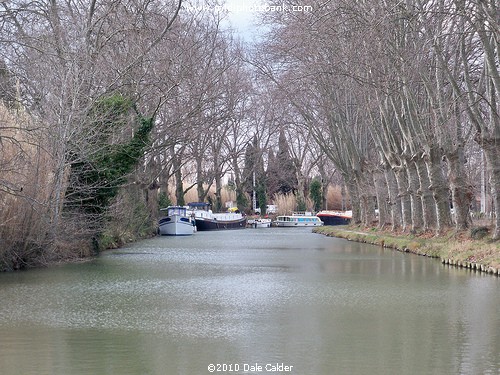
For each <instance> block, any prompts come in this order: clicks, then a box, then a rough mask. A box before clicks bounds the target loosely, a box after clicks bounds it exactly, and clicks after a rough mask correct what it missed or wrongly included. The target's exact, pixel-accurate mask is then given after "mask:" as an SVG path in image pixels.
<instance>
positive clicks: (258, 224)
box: [249, 219, 271, 228]
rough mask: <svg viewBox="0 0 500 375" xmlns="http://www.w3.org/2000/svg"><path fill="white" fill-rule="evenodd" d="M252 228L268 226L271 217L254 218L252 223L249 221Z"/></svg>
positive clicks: (269, 225)
mask: <svg viewBox="0 0 500 375" xmlns="http://www.w3.org/2000/svg"><path fill="white" fill-rule="evenodd" d="M249 224H250V227H252V228H270V227H271V219H255V220H254V221H253V222H252V223H249Z"/></svg>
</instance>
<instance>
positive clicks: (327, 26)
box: [255, 0, 500, 239]
mask: <svg viewBox="0 0 500 375" xmlns="http://www.w3.org/2000/svg"><path fill="white" fill-rule="evenodd" d="M285 3H286V4H289V6H290V8H291V6H292V2H286V1H285ZM310 5H312V7H313V9H314V10H313V11H312V12H307V13H306V12H281V13H272V12H270V13H268V14H266V15H265V21H267V22H268V24H269V27H270V28H271V29H272V32H271V33H269V36H268V38H267V39H266V41H265V42H264V45H263V47H264V48H261V50H260V55H259V60H258V61H257V62H256V64H255V65H256V66H257V67H258V68H259V70H260V71H261V73H262V74H263V75H265V76H266V77H268V78H269V79H271V80H272V81H273V82H274V83H275V85H276V87H277V88H278V89H279V90H280V91H281V92H282V93H283V95H285V96H286V99H287V100H288V103H290V108H293V109H291V110H293V111H294V112H295V115H296V116H297V118H300V119H301V120H302V122H303V124H304V126H307V127H308V128H309V130H310V132H311V136H312V137H314V140H315V141H316V142H317V144H318V145H319V146H320V147H321V149H322V150H323V152H324V153H325V155H328V157H329V158H330V159H331V160H332V161H333V162H334V164H335V167H336V168H337V169H338V171H340V173H341V174H342V176H343V177H344V180H345V182H346V184H347V188H348V191H349V193H350V196H351V199H352V203H353V215H354V221H355V222H360V223H361V222H362V223H364V224H365V225H372V223H373V222H374V220H375V217H374V212H375V206H376V207H377V208H378V210H379V213H380V217H379V225H381V226H384V225H392V226H393V227H394V228H396V227H398V226H400V225H401V226H402V229H403V230H414V231H421V230H428V231H436V232H437V233H440V232H442V231H444V230H446V229H447V228H450V227H452V226H453V225H456V227H457V229H460V230H463V229H466V228H468V227H469V225H470V221H471V207H475V206H474V204H475V203H476V202H475V198H476V196H477V195H479V194H477V195H476V192H477V191H478V188H480V186H478V185H479V184H480V182H481V178H480V175H479V172H480V171H481V170H482V165H483V163H484V162H485V164H486V167H487V171H486V174H487V176H488V178H489V184H490V188H491V203H492V205H493V212H494V213H495V212H496V216H495V214H494V213H493V216H494V231H493V237H494V238H495V239H498V238H499V237H500V215H499V214H498V212H499V210H500V193H499V189H500V61H499V55H500V4H499V3H498V1H496V0H484V1H483V0H406V1H396V0H394V1H392V0H391V1H384V2H380V1H371V0H366V1H355V2H352V1H344V0H334V1H328V2H322V1H311V2H310ZM483 157H484V159H485V160H482V158H483ZM483 181H484V179H483ZM374 197H376V199H374ZM451 207H452V208H453V209H452V210H451V209H450V208H451Z"/></svg>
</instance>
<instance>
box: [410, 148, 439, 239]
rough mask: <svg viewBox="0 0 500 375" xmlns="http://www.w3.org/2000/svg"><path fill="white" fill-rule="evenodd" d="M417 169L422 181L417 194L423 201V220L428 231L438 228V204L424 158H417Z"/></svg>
mask: <svg viewBox="0 0 500 375" xmlns="http://www.w3.org/2000/svg"><path fill="white" fill-rule="evenodd" d="M415 168H416V170H417V174H418V179H419V181H420V188H419V189H418V191H417V194H418V195H419V196H420V199H421V200H422V218H423V221H424V223H423V225H424V227H423V229H424V230H425V231H428V230H431V229H434V228H436V225H437V215H436V203H435V201H434V197H433V196H432V192H431V191H430V190H429V186H430V181H429V174H428V172H427V167H426V165H425V162H424V160H423V159H422V158H417V159H416V160H415Z"/></svg>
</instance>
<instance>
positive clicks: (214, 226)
mask: <svg viewBox="0 0 500 375" xmlns="http://www.w3.org/2000/svg"><path fill="white" fill-rule="evenodd" d="M188 210H190V211H192V213H193V216H194V219H195V222H196V229H198V230H220V229H243V228H245V226H246V223H247V218H246V216H243V215H242V214H241V213H240V212H239V211H238V210H237V209H235V208H233V209H229V211H230V212H225V213H216V214H214V213H213V212H212V210H211V209H210V204H209V203H189V208H188Z"/></svg>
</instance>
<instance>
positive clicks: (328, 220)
mask: <svg viewBox="0 0 500 375" xmlns="http://www.w3.org/2000/svg"><path fill="white" fill-rule="evenodd" d="M317 216H318V217H319V218H320V219H321V221H322V222H323V223H325V225H346V224H349V223H350V221H351V219H352V211H320V212H318V214H317Z"/></svg>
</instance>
